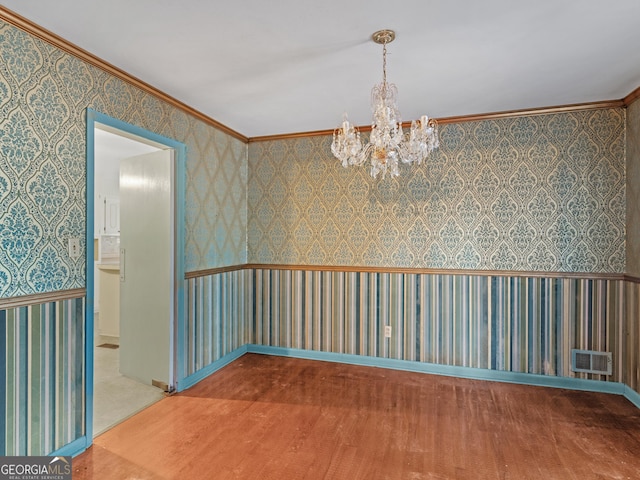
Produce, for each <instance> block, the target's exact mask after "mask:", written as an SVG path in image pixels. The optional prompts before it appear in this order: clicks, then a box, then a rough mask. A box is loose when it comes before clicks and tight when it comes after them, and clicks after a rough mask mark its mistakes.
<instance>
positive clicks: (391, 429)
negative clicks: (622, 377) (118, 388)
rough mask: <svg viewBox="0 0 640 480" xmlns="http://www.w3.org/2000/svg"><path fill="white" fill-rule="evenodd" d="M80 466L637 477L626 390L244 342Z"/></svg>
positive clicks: (191, 471)
mask: <svg viewBox="0 0 640 480" xmlns="http://www.w3.org/2000/svg"><path fill="white" fill-rule="evenodd" d="M73 470H74V475H73V478H74V479H78V480H80V479H125V478H136V479H174V478H175V479H187V478H189V479H260V480H267V479H277V480H294V479H296V480H297V479H340V480H341V479H345V480H355V479H367V480H370V479H411V480H416V479H473V480H481V479H492V480H493V479H518V480H519V479H545V480H550V479H561V480H568V479H581V480H582V479H614V478H615V479H638V478H640V410H639V409H637V408H636V407H635V406H634V405H633V404H631V403H630V402H629V401H628V400H626V399H625V398H623V397H621V396H616V395H607V394H599V393H589V392H576V391H570V390H562V389H553V388H543V387H532V386H523V385H512V384H504V383H496V382H484V381H476V380H464V379H458V378H449V377H442V376H433V375H426V374H420V373H409V372H402V371H394V370H385V369H378V368H371V367H357V366H350V365H343V364H337V363H327V362H318V361H312V360H300V359H291V358H281V357H270V356H264V355H255V354H248V355H245V356H243V357H241V358H240V359H238V360H236V361H235V362H233V363H232V364H230V365H228V366H227V367H225V368H223V369H222V370H220V371H218V372H217V373H215V374H214V375H212V376H211V377H209V378H207V379H205V380H204V381H202V382H201V383H199V384H198V385H196V386H195V387H193V388H191V389H189V390H188V391H185V392H183V393H180V394H178V395H174V396H172V397H168V398H165V399H163V400H161V401H160V402H158V403H156V404H155V405H153V406H151V407H150V408H148V409H146V410H144V411H143V412H140V413H139V414H137V415H135V416H134V417H132V418H130V419H129V420H127V421H125V422H124V423H122V424H120V425H119V426H117V427H115V428H113V429H112V430H109V431H108V432H106V433H105V434H103V435H101V436H100V437H98V438H96V439H95V444H94V446H93V447H92V448H90V449H89V450H88V451H86V452H85V453H83V454H81V455H79V456H78V457H76V458H74V459H73Z"/></svg>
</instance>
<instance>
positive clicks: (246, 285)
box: [183, 270, 253, 378]
mask: <svg viewBox="0 0 640 480" xmlns="http://www.w3.org/2000/svg"><path fill="white" fill-rule="evenodd" d="M252 281H253V278H252V275H251V272H250V271H249V270H235V271H231V272H223V273H216V274H212V275H204V276H199V277H193V278H188V279H187V280H185V305H186V309H187V312H186V318H185V326H186V332H185V336H184V341H185V346H184V352H185V355H186V358H185V360H184V368H185V371H184V372H183V373H184V378H187V377H189V376H190V375H193V374H194V373H196V372H198V371H199V370H201V369H202V368H204V367H207V366H209V365H210V364H212V363H213V362H215V361H216V360H219V359H220V358H222V357H224V356H225V355H227V354H228V353H231V352H233V351H234V350H236V349H238V348H240V347H242V346H244V345H246V344H248V343H253V335H252V333H253V329H252V328H251V318H252V303H251V302H249V301H248V300H250V298H249V297H248V296H247V292H251V291H252V286H251V282H252Z"/></svg>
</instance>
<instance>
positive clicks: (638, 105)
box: [626, 100, 640, 277]
mask: <svg viewBox="0 0 640 480" xmlns="http://www.w3.org/2000/svg"><path fill="white" fill-rule="evenodd" d="M626 191H627V218H626V225H627V252H626V257H627V269H626V273H628V274H629V275H633V276H636V277H640V100H636V101H635V102H633V103H632V104H631V105H629V107H628V108H627V185H626Z"/></svg>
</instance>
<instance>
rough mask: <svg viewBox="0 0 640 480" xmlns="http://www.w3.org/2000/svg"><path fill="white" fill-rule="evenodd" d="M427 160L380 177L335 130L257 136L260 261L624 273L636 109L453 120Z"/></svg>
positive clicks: (251, 240)
mask: <svg viewBox="0 0 640 480" xmlns="http://www.w3.org/2000/svg"><path fill="white" fill-rule="evenodd" d="M440 136H441V139H440V148H439V150H437V151H436V152H435V154H433V155H432V156H431V157H430V158H429V159H427V161H426V165H425V164H423V166H421V167H414V168H413V170H409V168H408V167H406V166H403V169H402V170H401V174H400V177H398V178H395V179H393V178H390V177H387V178H386V179H383V180H380V179H378V180H375V181H374V180H373V179H372V178H371V177H370V176H369V172H368V170H367V169H366V168H365V167H362V168H353V167H351V169H344V168H343V167H342V166H341V165H340V164H339V162H338V160H336V159H334V158H333V156H332V155H331V152H330V143H331V138H330V137H328V136H317V137H303V138H296V139H289V140H274V141H264V142H255V143H250V145H249V187H248V209H249V222H248V248H249V253H248V258H249V262H250V263H264V264H287V265H288V264H302V265H352V266H380V267H417V268H438V269H467V270H468V269H472V270H509V271H545V272H603V273H623V272H624V269H625V113H624V110H623V109H616V108H613V109H600V110H590V111H578V112H571V113H558V114H548V115H532V116H521V117H513V118H505V119H496V120H482V121H475V122H467V123H458V124H446V125H442V126H441V127H440Z"/></svg>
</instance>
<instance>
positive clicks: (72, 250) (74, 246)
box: [69, 238, 80, 258]
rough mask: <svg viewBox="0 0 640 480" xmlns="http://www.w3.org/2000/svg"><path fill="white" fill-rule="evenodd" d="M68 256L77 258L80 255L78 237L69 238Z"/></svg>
mask: <svg viewBox="0 0 640 480" xmlns="http://www.w3.org/2000/svg"><path fill="white" fill-rule="evenodd" d="M69 256H70V257H71V258H78V257H79V256H80V239H79V238H70V239H69Z"/></svg>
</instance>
